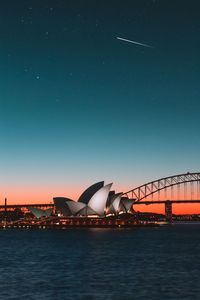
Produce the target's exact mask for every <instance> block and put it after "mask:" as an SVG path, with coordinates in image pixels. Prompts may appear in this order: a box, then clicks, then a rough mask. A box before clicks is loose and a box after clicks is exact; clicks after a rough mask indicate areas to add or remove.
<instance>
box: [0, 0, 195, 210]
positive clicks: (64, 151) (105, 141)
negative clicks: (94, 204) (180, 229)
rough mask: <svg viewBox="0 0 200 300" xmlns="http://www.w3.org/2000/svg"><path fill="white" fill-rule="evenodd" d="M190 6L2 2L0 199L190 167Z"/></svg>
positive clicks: (130, 181) (121, 182)
mask: <svg viewBox="0 0 200 300" xmlns="http://www.w3.org/2000/svg"><path fill="white" fill-rule="evenodd" d="M199 10H200V3H199V1H197V0H196V1H194V0H191V1H182V0H174V1H159V0H136V1H133V0H125V1H113V0H110V1H104V0H102V1H92V0H84V1H80V0H73V1H71V0H57V1H54V0H52V1H49V0H43V1H38V0H34V1H33V0H26V1H25V0H19V1H15V0H2V1H1V3H0V38H1V43H0V65H1V69H0V145H1V147H0V166H1V173H0V202H2V203H3V200H4V198H5V197H7V198H8V203H9V202H10V203H28V202H39V201H40V202H50V201H52V197H53V196H68V197H71V198H72V197H73V198H75V199H76V198H77V197H78V195H79V194H80V193H81V191H83V190H84V189H85V188H86V187H87V186H89V185H90V184H92V183H94V182H96V181H101V180H105V182H106V183H110V182H113V188H114V189H115V190H116V191H122V192H126V191H128V190H130V189H132V188H134V187H136V186H139V185H141V184H143V183H145V182H148V181H152V180H154V179H158V178H161V177H165V176H170V175H175V174H179V173H185V172H188V171H191V172H192V171H194V172H195V171H199V169H200V168H199V167H200V162H199V152H200V139H199V129H200V125H199V109H200V101H199V98H200V84H199V78H200V55H199V53H200V18H199ZM117 37H122V38H125V39H129V40H132V41H136V42H139V43H144V44H147V45H150V46H152V48H147V47H143V46H140V45H136V44H132V43H128V42H125V41H122V40H118V39H117ZM199 211H200V206H199Z"/></svg>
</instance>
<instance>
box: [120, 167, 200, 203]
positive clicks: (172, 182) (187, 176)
mask: <svg viewBox="0 0 200 300" xmlns="http://www.w3.org/2000/svg"><path fill="white" fill-rule="evenodd" d="M193 182H198V185H199V192H200V172H195V173H190V172H187V173H184V174H178V175H173V176H168V177H163V178H160V179H157V180H154V181H151V182H148V183H146V184H143V185H141V186H138V187H136V188H134V189H132V190H129V191H128V192H126V193H124V196H127V197H128V198H132V199H135V203H136V202H140V201H141V200H143V199H147V198H148V197H150V196H153V195H154V194H156V193H159V192H160V191H162V190H165V189H169V188H172V187H173V186H178V185H179V186H180V185H182V184H187V183H193Z"/></svg>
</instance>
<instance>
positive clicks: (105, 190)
mask: <svg viewBox="0 0 200 300" xmlns="http://www.w3.org/2000/svg"><path fill="white" fill-rule="evenodd" d="M111 186H112V183H110V184H107V185H105V186H104V187H102V188H101V189H99V190H98V191H97V192H96V193H95V194H94V195H93V196H92V198H91V199H90V201H89V202H88V206H89V207H91V208H92V210H94V211H95V212H97V214H98V215H99V216H103V215H104V211H105V207H106V202H107V199H108V194H109V191H110V188H111Z"/></svg>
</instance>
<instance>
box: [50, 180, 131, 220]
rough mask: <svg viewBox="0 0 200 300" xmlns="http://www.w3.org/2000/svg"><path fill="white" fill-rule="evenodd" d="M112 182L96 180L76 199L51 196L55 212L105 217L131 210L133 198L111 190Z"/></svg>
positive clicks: (72, 215) (74, 215)
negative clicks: (105, 183) (106, 182)
mask: <svg viewBox="0 0 200 300" xmlns="http://www.w3.org/2000/svg"><path fill="white" fill-rule="evenodd" d="M111 186H112V183H110V184H107V185H104V181H101V182H97V183H95V184H93V185H91V186H90V187H89V188H87V189H86V190H85V191H84V192H83V193H82V194H81V196H80V197H79V199H78V200H77V201H74V200H72V199H69V198H64V197H55V198H53V201H54V205H55V209H56V212H57V213H58V214H59V215H60V216H64V217H90V216H91V217H105V216H110V215H118V214H121V213H128V212H130V211H131V208H132V205H133V200H131V199H128V198H125V197H122V195H123V193H117V194H115V192H114V191H111V190H110V189H111Z"/></svg>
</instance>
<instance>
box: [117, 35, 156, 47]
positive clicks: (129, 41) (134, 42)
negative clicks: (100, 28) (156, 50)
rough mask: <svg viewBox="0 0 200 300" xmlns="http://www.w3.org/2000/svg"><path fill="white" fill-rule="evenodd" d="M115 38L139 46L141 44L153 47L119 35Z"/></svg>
mask: <svg viewBox="0 0 200 300" xmlns="http://www.w3.org/2000/svg"><path fill="white" fill-rule="evenodd" d="M117 39H118V40H121V41H124V42H128V43H132V44H135V45H139V46H143V47H147V48H153V47H152V46H150V45H147V44H142V43H138V42H136V41H131V40H127V39H124V38H121V37H117Z"/></svg>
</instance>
